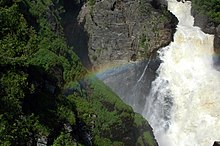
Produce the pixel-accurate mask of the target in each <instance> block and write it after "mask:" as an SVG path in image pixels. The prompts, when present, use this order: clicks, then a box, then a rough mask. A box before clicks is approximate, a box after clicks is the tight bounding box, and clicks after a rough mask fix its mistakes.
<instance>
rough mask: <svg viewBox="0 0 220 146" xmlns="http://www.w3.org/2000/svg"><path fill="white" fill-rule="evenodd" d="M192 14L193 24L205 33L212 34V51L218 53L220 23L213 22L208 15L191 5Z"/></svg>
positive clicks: (219, 48) (219, 47) (219, 49)
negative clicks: (200, 12) (198, 11)
mask: <svg viewBox="0 0 220 146" xmlns="http://www.w3.org/2000/svg"><path fill="white" fill-rule="evenodd" d="M192 15H193V16H194V18H195V22H194V26H198V27H200V28H201V30H202V31H203V32H205V33H207V34H212V35H214V51H215V53H217V54H219V53H220V24H217V23H216V22H213V21H212V20H211V19H210V18H209V17H208V16H205V15H202V14H199V13H197V12H196V11H195V10H194V8H193V7H192Z"/></svg>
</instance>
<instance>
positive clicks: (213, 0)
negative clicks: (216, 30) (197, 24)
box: [192, 0, 220, 23]
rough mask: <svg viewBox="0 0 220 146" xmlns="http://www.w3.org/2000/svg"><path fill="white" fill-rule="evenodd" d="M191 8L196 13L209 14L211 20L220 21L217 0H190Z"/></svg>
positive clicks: (219, 8)
mask: <svg viewBox="0 0 220 146" xmlns="http://www.w3.org/2000/svg"><path fill="white" fill-rule="evenodd" d="M192 4H193V8H195V10H196V11H197V12H198V13H201V14H203V15H207V16H209V17H210V18H211V19H212V20H213V21H215V22H217V23H220V1H219V0H208V1H207V0H192Z"/></svg>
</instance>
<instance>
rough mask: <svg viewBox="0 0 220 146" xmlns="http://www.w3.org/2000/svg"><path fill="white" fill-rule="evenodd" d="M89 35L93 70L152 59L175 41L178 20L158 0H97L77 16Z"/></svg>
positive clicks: (85, 6)
mask: <svg viewBox="0 0 220 146" xmlns="http://www.w3.org/2000/svg"><path fill="white" fill-rule="evenodd" d="M78 23H79V25H84V29H85V31H87V33H88V36H89V40H88V56H89V59H90V61H91V64H92V66H93V68H95V69H99V68H102V67H103V66H104V68H106V67H109V66H108V65H115V64H117V65H118V64H124V63H127V62H128V61H130V60H133V61H135V60H140V59H144V58H147V57H149V56H150V54H151V53H152V52H155V50H157V49H159V48H161V47H163V46H166V45H168V44H169V43H170V41H171V40H172V36H173V33H174V31H175V26H176V24H177V19H176V18H175V17H174V16H173V15H172V14H171V13H170V12H169V11H167V10H166V6H165V5H164V4H160V3H159V1H156V0H148V1H146V0H102V1H100V0H97V1H96V2H95V3H94V4H93V5H89V4H88V3H87V4H84V5H83V7H82V9H81V11H80V14H79V16H78Z"/></svg>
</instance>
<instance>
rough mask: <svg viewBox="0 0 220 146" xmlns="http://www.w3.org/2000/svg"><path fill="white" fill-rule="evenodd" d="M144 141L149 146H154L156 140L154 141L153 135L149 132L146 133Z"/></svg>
mask: <svg viewBox="0 0 220 146" xmlns="http://www.w3.org/2000/svg"><path fill="white" fill-rule="evenodd" d="M143 139H144V141H145V142H147V144H148V145H149V146H154V139H153V137H152V135H151V134H150V133H149V131H147V132H144V137H143Z"/></svg>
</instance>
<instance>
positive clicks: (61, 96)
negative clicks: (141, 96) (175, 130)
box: [0, 0, 156, 146]
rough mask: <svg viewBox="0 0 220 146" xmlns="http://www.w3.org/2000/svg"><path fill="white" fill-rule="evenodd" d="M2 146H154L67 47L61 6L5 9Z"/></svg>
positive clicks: (0, 31) (28, 4)
mask: <svg viewBox="0 0 220 146" xmlns="http://www.w3.org/2000/svg"><path fill="white" fill-rule="evenodd" d="M0 6H1V7H0V9H1V10H0V56H1V57H0V145H5V146H9V145H22V146H23V145H36V144H37V143H38V144H42V145H54V146H60V145H62V146H64V145H67V146H70V145H100V146H103V145H105V146H108V145H109V146H110V145H117V146H119V145H156V142H155V140H154V138H153V137H152V132H151V128H150V126H149V125H148V123H147V122H146V121H145V120H144V119H143V118H142V117H141V116H139V115H137V114H135V113H134V112H133V111H132V109H131V108H130V107H129V106H127V105H125V104H124V103H123V102H122V101H121V100H120V99H119V98H118V97H117V96H116V95H115V94H114V93H113V92H111V91H110V90H109V88H107V87H106V86H105V85H104V84H103V83H102V82H100V81H99V80H97V79H96V78H95V77H92V76H87V77H85V76H86V75H87V74H88V73H87V70H86V69H85V68H84V67H83V66H82V64H81V63H80V61H79V58H78V57H77V56H76V55H75V53H74V52H73V51H72V50H73V49H72V48H70V47H68V46H67V45H66V42H65V38H64V35H63V28H62V25H61V18H60V16H59V15H60V14H61V13H63V12H64V9H63V8H62V7H61V6H62V1H57V0H54V1H52V0H45V1H41V0H33V1H29V0H16V1H13V0H1V1H0Z"/></svg>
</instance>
